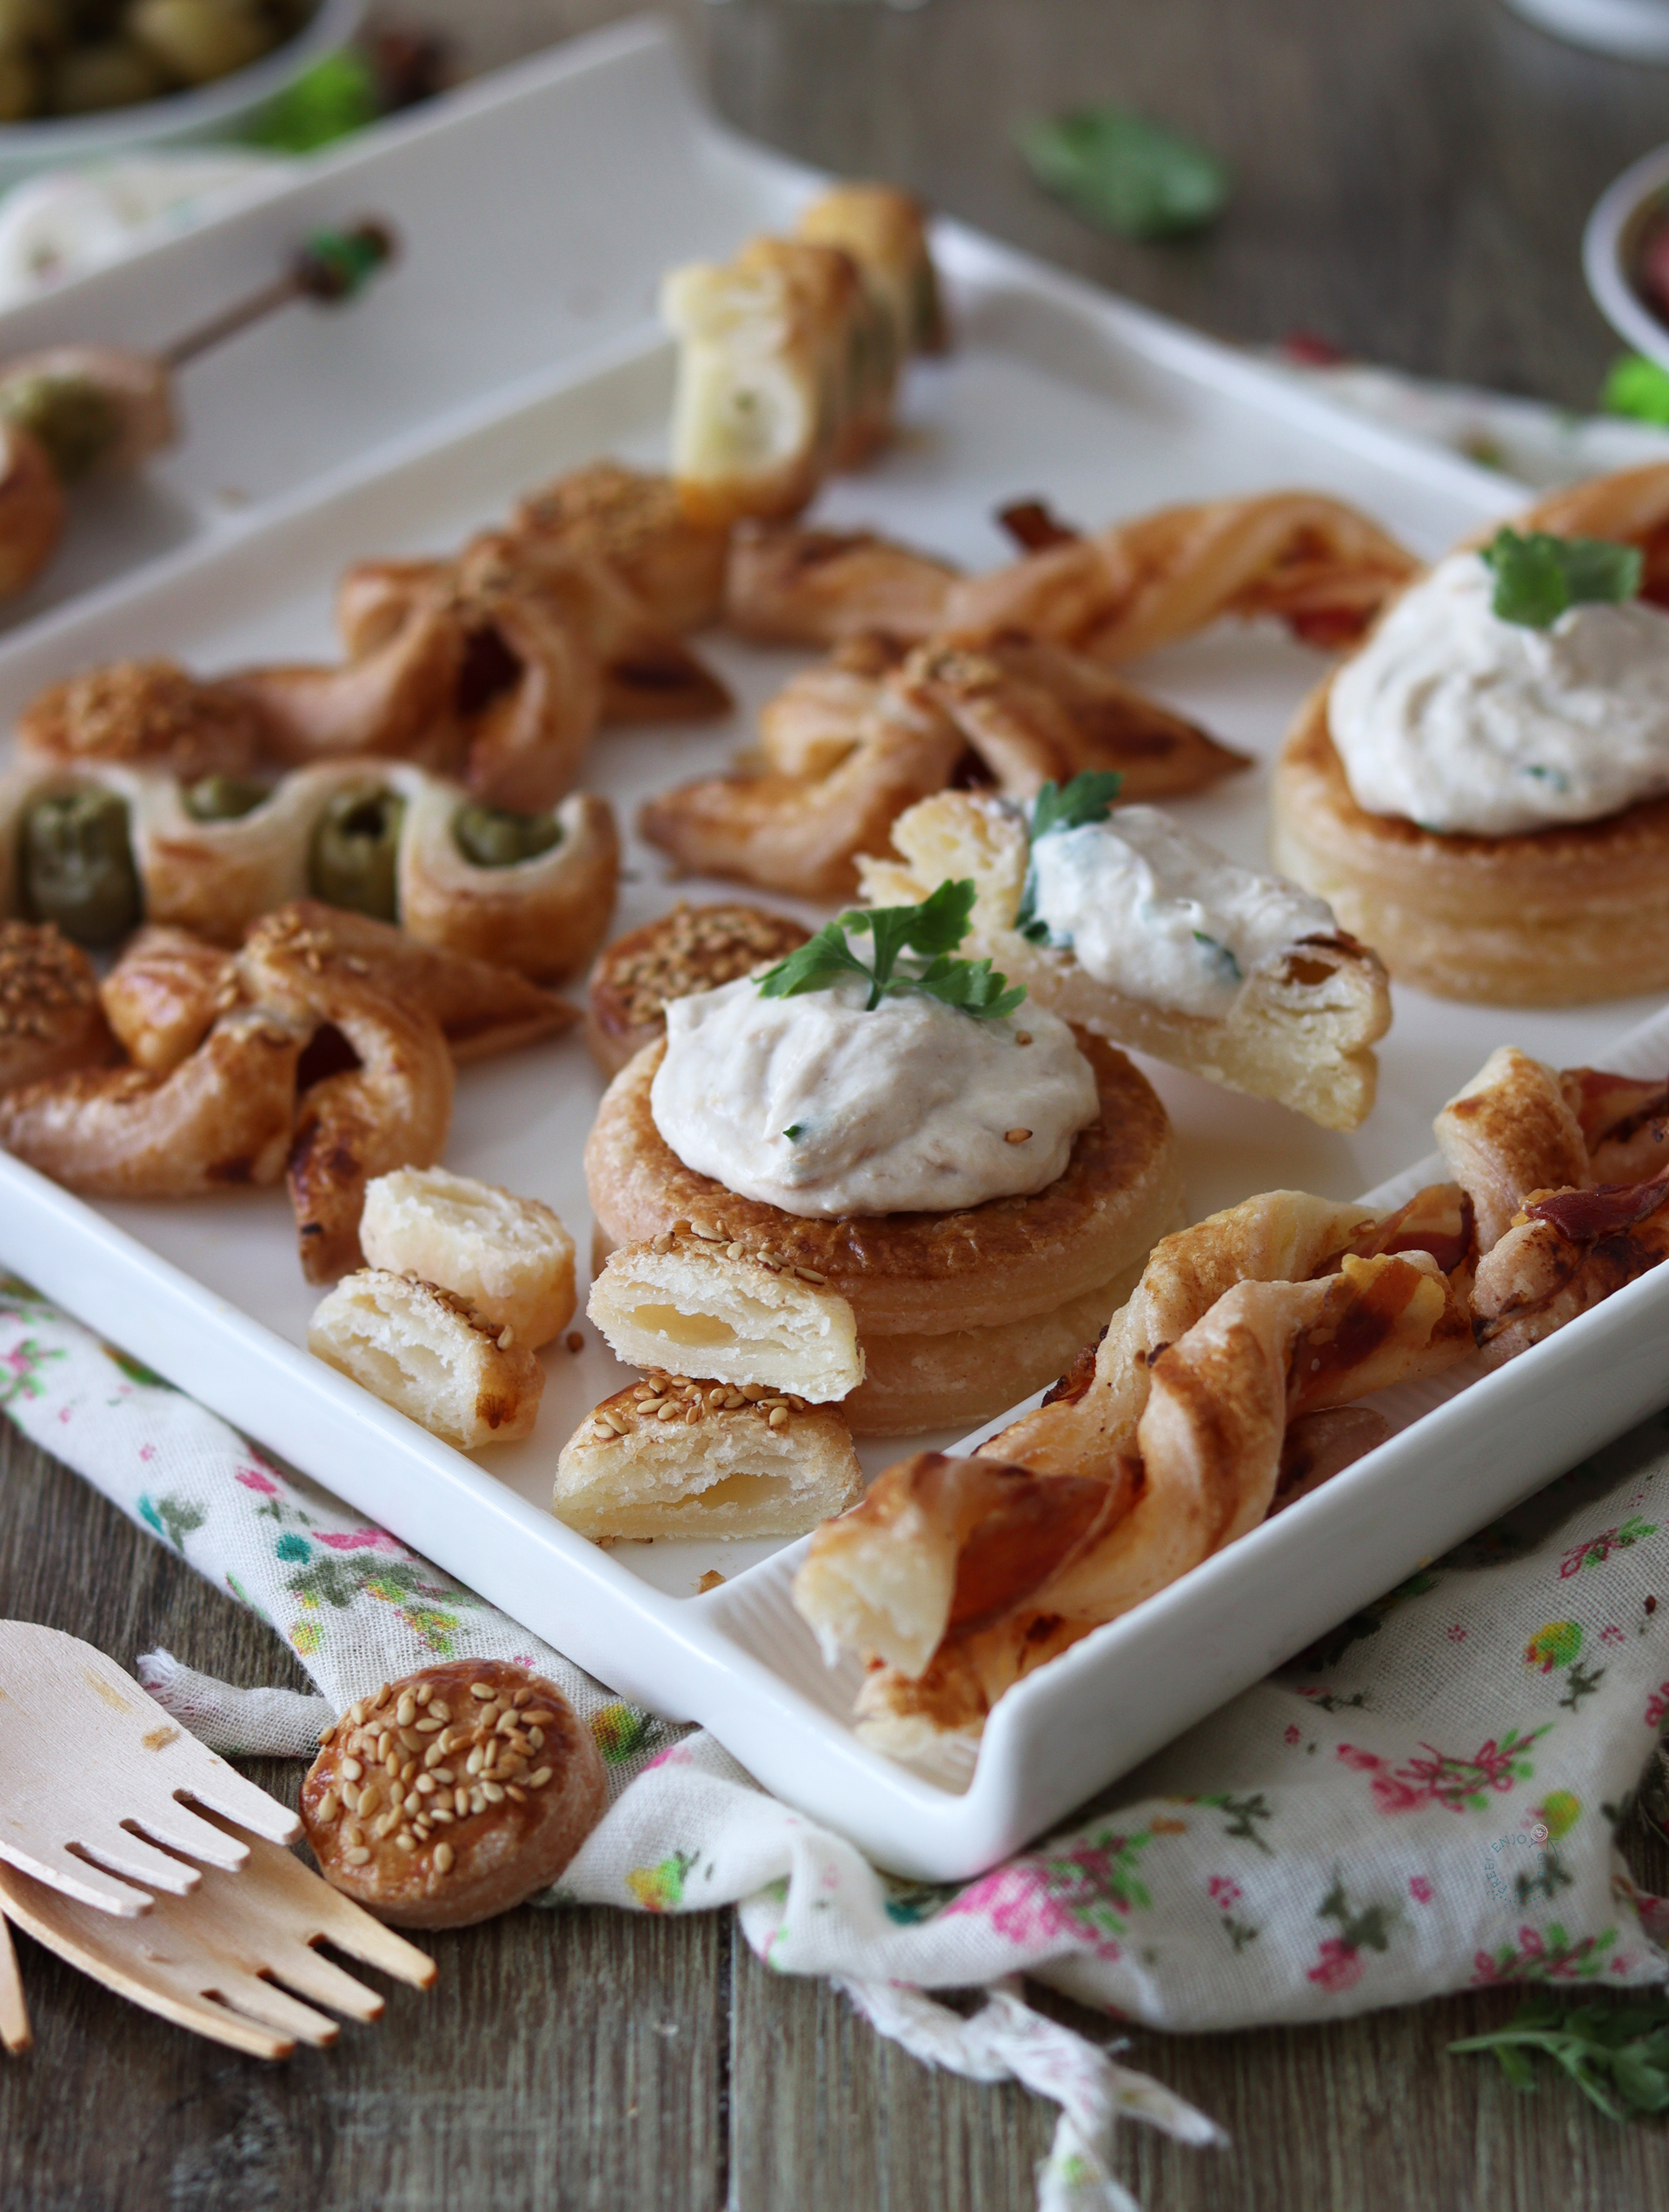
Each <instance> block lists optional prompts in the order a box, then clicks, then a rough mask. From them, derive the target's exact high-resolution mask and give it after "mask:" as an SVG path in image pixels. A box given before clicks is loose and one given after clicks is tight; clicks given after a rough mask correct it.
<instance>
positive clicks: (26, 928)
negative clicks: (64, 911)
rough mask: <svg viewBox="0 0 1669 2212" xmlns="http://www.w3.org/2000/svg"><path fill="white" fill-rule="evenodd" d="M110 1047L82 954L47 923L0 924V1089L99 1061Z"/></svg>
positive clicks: (94, 981)
mask: <svg viewBox="0 0 1669 2212" xmlns="http://www.w3.org/2000/svg"><path fill="white" fill-rule="evenodd" d="M114 1050H115V1048H114V1046H113V1044H112V1042H111V1038H110V1029H109V1028H108V1027H107V1025H106V1023H105V1019H104V1014H103V1009H102V1007H101V1006H100V1004H99V996H98V981H97V978H96V976H95V975H94V974H93V970H92V967H91V964H90V962H89V960H88V958H87V956H86V954H85V953H84V952H83V951H82V950H81V949H79V947H78V946H76V945H72V944H70V943H66V942H65V940H64V939H63V937H62V936H59V934H58V932H57V929H55V928H54V927H53V926H52V924H51V923H50V922H42V923H35V922H0V1091H7V1090H16V1089H18V1088H20V1086H21V1085H23V1084H24V1083H39V1082H41V1081H43V1079H44V1078H45V1077H47V1076H64V1075H69V1074H70V1073H71V1072H72V1071H73V1070H74V1069H77V1068H91V1067H97V1066H99V1065H101V1064H102V1063H103V1062H105V1061H108V1060H110V1059H111V1058H112V1057H113V1056H114Z"/></svg>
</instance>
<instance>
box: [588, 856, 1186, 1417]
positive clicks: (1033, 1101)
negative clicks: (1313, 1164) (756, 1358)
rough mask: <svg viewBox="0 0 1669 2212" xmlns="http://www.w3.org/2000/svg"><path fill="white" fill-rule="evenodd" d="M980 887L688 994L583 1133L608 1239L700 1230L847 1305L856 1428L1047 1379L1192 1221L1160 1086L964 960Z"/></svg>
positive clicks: (989, 1400)
mask: <svg viewBox="0 0 1669 2212" xmlns="http://www.w3.org/2000/svg"><path fill="white" fill-rule="evenodd" d="M973 897H974V891H973V886H972V885H971V883H964V884H956V885H947V886H945V887H943V888H942V889H941V891H940V892H939V893H938V894H936V895H935V896H934V899H931V900H928V901H925V902H922V903H921V904H919V905H917V906H914V907H910V908H900V909H894V910H892V911H891V912H890V913H888V914H886V915H881V916H876V915H873V914H857V913H854V914H848V915H845V916H841V919H840V921H839V922H836V923H830V924H829V925H828V927H827V928H826V929H824V930H822V931H821V932H820V933H819V935H818V936H816V937H815V938H813V939H812V940H811V941H810V943H808V944H807V945H806V946H804V947H802V948H801V949H800V950H799V951H798V952H796V953H795V954H793V955H791V956H789V958H788V960H787V961H785V962H783V963H780V964H779V966H778V967H777V968H776V969H772V970H770V971H768V973H767V974H766V975H765V976H762V977H742V978H740V979H739V980H738V981H736V982H735V983H728V984H726V985H724V986H723V987H722V988H721V989H718V990H714V991H708V992H702V993H698V994H695V995H694V996H690V997H687V998H682V999H680V1000H677V1001H675V1002H674V1003H672V1004H671V1005H670V1006H669V1007H668V1009H667V1038H666V1042H665V1043H664V1044H656V1045H653V1046H650V1047H649V1048H648V1049H646V1050H645V1051H643V1052H642V1053H640V1054H639V1055H638V1056H637V1057H636V1058H635V1060H633V1061H632V1062H631V1063H629V1065H628V1067H627V1068H625V1069H623V1070H622V1073H621V1074H620V1075H619V1076H616V1077H615V1081H614V1083H612V1084H611V1085H610V1087H609V1089H608V1092H607V1094H606V1095H605V1096H604V1099H603V1102H602V1107H601V1108H600V1109H599V1112H598V1116H597V1121H596V1123H595V1127H594V1129H593V1131H592V1135H591V1138H590V1141H589V1143H588V1146H587V1149H586V1175H587V1182H588V1187H589V1190H590V1195H591V1202H592V1207H593V1210H594V1212H595V1216H596V1220H597V1223H598V1227H599V1230H600V1233H601V1235H602V1238H603V1240H604V1241H605V1243H608V1244H613V1245H625V1244H634V1245H638V1246H643V1245H648V1246H651V1247H653V1245H654V1243H655V1240H657V1239H662V1238H671V1239H673V1240H675V1241H680V1242H681V1241H682V1239H683V1238H684V1237H686V1236H689V1237H695V1238H696V1239H698V1240H702V1241H707V1242H711V1243H715V1244H718V1245H721V1247H722V1248H723V1249H724V1250H725V1253H726V1256H727V1257H728V1258H729V1259H731V1260H733V1261H735V1262H742V1261H746V1260H748V1259H749V1258H751V1257H752V1256H754V1255H761V1256H768V1257H769V1259H770V1261H771V1262H772V1263H774V1264H775V1266H776V1267H778V1268H779V1269H782V1270H784V1271H786V1272H787V1273H788V1275H790V1276H792V1278H793V1279H794V1280H795V1281H796V1282H799V1283H810V1284H811V1285H812V1286H813V1287H815V1288H817V1289H828V1291H829V1292H831V1293H833V1294H834V1295H835V1296H838V1297H839V1298H841V1299H843V1300H845V1301H846V1302H847V1303H848V1305H849V1307H850V1309H851V1312H852V1316H853V1319H854V1325H855V1331H856V1338H857V1343H858V1346H859V1348H860V1349H861V1355H862V1362H863V1380H862V1382H861V1383H860V1384H859V1386H858V1387H857V1389H855V1390H854V1391H853V1393H852V1395H851V1396H849V1397H848V1398H847V1399H846V1400H845V1402H844V1410H845V1412H846V1414H847V1416H848V1418H849V1420H850V1422H851V1423H852V1426H853V1428H854V1431H857V1432H859V1433H867V1434H899V1433H903V1432H907V1431H909V1430H914V1429H924V1428H931V1427H935V1426H939V1425H941V1424H944V1423H949V1422H959V1421H971V1420H975V1419H980V1418H982V1417H986V1416H988V1415H989V1414H991V1413H994V1412H997V1411H999V1410H1001V1409H1002V1408H1003V1407H1004V1406H1007V1405H1012V1404H1013V1403H1014V1402H1015V1401H1016V1400H1017V1399H1019V1398H1021V1397H1023V1396H1026V1395H1027V1392H1028V1391H1031V1390H1034V1389H1037V1388H1038V1386H1039V1385H1040V1384H1041V1383H1045V1382H1047V1381H1048V1380H1050V1379H1051V1378H1052V1377H1053V1376H1054V1375H1056V1374H1058V1373H1059V1372H1060V1370H1061V1367H1062V1366H1063V1365H1064V1364H1065V1363H1066V1362H1067V1360H1069V1359H1070V1358H1071V1356H1073V1354H1074V1351H1075V1350H1076V1349H1077V1348H1078V1346H1079V1345H1081V1343H1083V1342H1084V1341H1085V1340H1086V1339H1087V1337H1089V1336H1094V1333H1095V1331H1096V1330H1097V1329H1099V1328H1100V1326H1101V1324H1102V1323H1104V1322H1105V1321H1106V1319H1107V1316H1108V1315H1109V1314H1110V1313H1111V1312H1112V1310H1113V1309H1114V1306H1116V1304H1117V1303H1119V1300H1120V1297H1121V1296H1123V1295H1124V1292H1125V1290H1126V1289H1127V1286H1128V1284H1129V1283H1131V1282H1132V1281H1133V1280H1134V1277H1135V1276H1136V1275H1137V1274H1138V1273H1139V1272H1140V1268H1141V1265H1142V1263H1143V1262H1144V1261H1145V1259H1146V1257H1147V1252H1148V1250H1149V1249H1151V1247H1152V1245H1153V1244H1154V1241H1155V1240H1156V1239H1157V1238H1158V1237H1159V1236H1161V1235H1163V1234H1164V1233H1165V1232H1166V1231H1167V1229H1170V1228H1172V1227H1174V1224H1175V1223H1176V1221H1177V1220H1178V1219H1179V1218H1180V1207H1181V1192H1180V1181H1179V1176H1178V1171H1177V1167H1176V1162H1175V1156H1174V1145H1173V1141H1172V1135H1171V1130H1170V1127H1169V1123H1167V1119H1166V1116H1165V1113H1164V1109H1163V1108H1162V1107H1161V1106H1160V1103H1159V1101H1158V1099H1157V1098H1156V1097H1155V1096H1154V1092H1153V1091H1152V1089H1150V1087H1149V1086H1148V1084H1147V1083H1146V1081H1145V1080H1144V1079H1143V1078H1142V1077H1141V1076H1140V1075H1139V1074H1138V1073H1137V1071H1136V1070H1135V1069H1134V1068H1133V1067H1132V1066H1131V1065H1130V1063H1129V1062H1128V1061H1127V1060H1126V1059H1125V1058H1124V1056H1123V1055H1122V1054H1120V1053H1118V1052H1116V1051H1114V1050H1113V1049H1111V1048H1110V1047H1109V1046H1107V1045H1106V1044H1105V1043H1101V1042H1100V1040H1099V1039H1097V1038H1094V1037H1092V1036H1088V1035H1087V1034H1086V1033H1083V1032H1074V1030H1073V1029H1070V1028H1069V1027H1068V1025H1067V1023H1065V1022H1064V1021H1062V1020H1061V1018H1060V1017H1059V1016H1056V1015H1054V1014H1052V1013H1050V1012H1049V1011H1048V1010H1047V1009H1046V1008H1043V1007H1041V1006H1035V1007H1034V1005H1032V1004H1031V1003H1028V1002H1027V1001H1026V1000H1025V994H1024V991H1023V990H1021V989H1015V988H1014V987H1011V986H1010V985H1009V984H1008V983H1007V979H1006V978H1005V977H1003V976H999V975H994V973H993V972H992V970H991V968H990V963H989V962H988V960H984V961H968V960H965V959H961V958H959V957H957V956H956V951H955V949H956V947H957V946H958V944H959V943H961V940H962V937H963V936H964V933H965V930H966V926H967V916H968V913H969V910H970V909H971V906H972V903H973ZM860 948H861V949H860ZM651 1303H653V1302H651ZM671 1303H676V1302H675V1301H673V1302H671ZM691 1356H692V1357H693V1356H695V1355H694V1352H693V1351H692V1355H691ZM790 1387H793V1388H795V1389H800V1388H801V1387H802V1386H801V1384H800V1383H791V1384H790ZM807 1394H808V1395H810V1393H809V1392H808V1393H807Z"/></svg>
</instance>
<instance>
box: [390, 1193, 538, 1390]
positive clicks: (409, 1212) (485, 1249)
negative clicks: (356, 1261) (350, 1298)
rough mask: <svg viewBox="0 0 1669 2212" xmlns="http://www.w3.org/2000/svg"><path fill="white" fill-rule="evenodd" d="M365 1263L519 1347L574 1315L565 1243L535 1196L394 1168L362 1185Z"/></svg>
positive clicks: (531, 1344)
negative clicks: (414, 1283)
mask: <svg viewBox="0 0 1669 2212" xmlns="http://www.w3.org/2000/svg"><path fill="white" fill-rule="evenodd" d="M359 1241H360V1245H361V1248H362V1250H363V1252H364V1254H365V1259H366V1264H367V1265H368V1266H369V1267H372V1268H385V1269H389V1270H390V1271H391V1272H392V1273H394V1274H396V1275H412V1276H416V1277H417V1278H418V1280H419V1281H420V1282H422V1283H435V1284H437V1285H438V1286H439V1288H440V1289H442V1290H448V1291H451V1292H453V1293H455V1295H456V1296H460V1297H462V1298H463V1299H465V1300H467V1301H468V1303H469V1305H470V1306H471V1307H472V1308H473V1309H474V1310H475V1312H476V1313H477V1314H479V1315H480V1316H481V1317H482V1320H483V1321H485V1322H488V1323H490V1324H491V1325H492V1326H493V1327H494V1328H495V1329H501V1330H509V1332H510V1333H511V1336H512V1340H513V1342H515V1343H517V1344H520V1345H522V1346H525V1347H526V1348H527V1349H529V1350H533V1349H535V1348H536V1347H537V1346H539V1345H541V1344H548V1343H549V1342H550V1340H551V1338H552V1337H553V1336H556V1335H557V1334H558V1333H559V1331H561V1330H562V1329H566V1328H567V1326H568V1324H569V1322H570V1321H571V1320H572V1319H573V1317H574V1303H575V1292H574V1239H573V1238H572V1237H571V1236H569V1233H568V1231H567V1230H566V1229H564V1228H563V1227H562V1223H561V1222H560V1221H559V1220H558V1219H557V1218H556V1216H555V1214H554V1213H552V1211H551V1209H550V1208H549V1206H546V1205H542V1204H541V1203H540V1202H539V1200H538V1199H536V1198H518V1197H516V1196H515V1194H514V1193H513V1192H511V1191H509V1190H503V1189H500V1188H499V1186H498V1185H497V1184H496V1183H478V1182H476V1180H475V1177H474V1176H459V1175H451V1174H449V1172H448V1171H447V1169H444V1168H396V1169H395V1171H394V1173H393V1174H392V1175H385V1176H376V1178H375V1179H374V1180H373V1181H372V1182H370V1183H367V1185H366V1186H365V1207H364V1211H363V1212H362V1214H361V1216H360V1219H359Z"/></svg>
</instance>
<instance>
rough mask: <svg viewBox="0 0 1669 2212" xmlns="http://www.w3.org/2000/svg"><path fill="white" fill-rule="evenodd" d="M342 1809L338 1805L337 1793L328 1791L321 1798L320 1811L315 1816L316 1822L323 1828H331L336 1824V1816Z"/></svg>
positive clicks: (331, 1790) (332, 1790)
mask: <svg viewBox="0 0 1669 2212" xmlns="http://www.w3.org/2000/svg"><path fill="white" fill-rule="evenodd" d="M340 1809H341V1808H340V1806H339V1805H338V1803H337V1800H336V1791H335V1790H334V1789H327V1790H326V1791H325V1793H324V1795H323V1796H322V1797H321V1798H320V1800H319V1809H318V1810H317V1812H316V1813H315V1814H314V1816H313V1817H314V1819H315V1820H316V1821H317V1822H318V1823H319V1826H320V1827H321V1828H329V1827H330V1826H331V1825H332V1823H333V1822H335V1820H336V1815H337V1813H338V1811H339V1810H340Z"/></svg>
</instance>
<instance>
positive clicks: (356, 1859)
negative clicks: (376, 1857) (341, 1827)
mask: <svg viewBox="0 0 1669 2212" xmlns="http://www.w3.org/2000/svg"><path fill="white" fill-rule="evenodd" d="M344 1856H345V1857H346V1859H347V1862H348V1863H349V1866H363V1865H365V1863H366V1862H367V1861H368V1860H369V1857H370V1856H371V1855H370V1853H369V1850H367V1849H366V1848H365V1846H364V1844H362V1843H356V1844H355V1846H354V1848H353V1849H352V1850H351V1851H349V1852H347V1853H345V1854H344Z"/></svg>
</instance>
